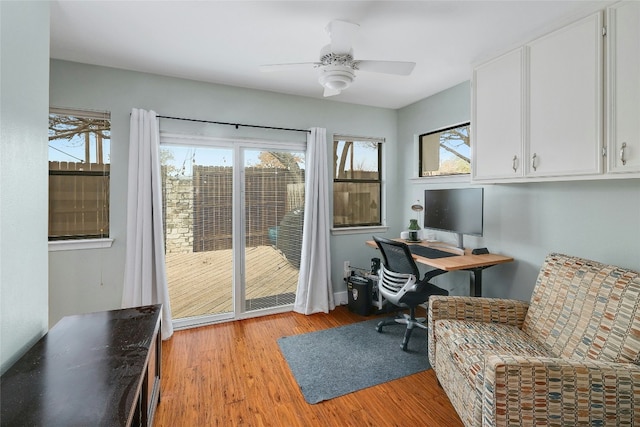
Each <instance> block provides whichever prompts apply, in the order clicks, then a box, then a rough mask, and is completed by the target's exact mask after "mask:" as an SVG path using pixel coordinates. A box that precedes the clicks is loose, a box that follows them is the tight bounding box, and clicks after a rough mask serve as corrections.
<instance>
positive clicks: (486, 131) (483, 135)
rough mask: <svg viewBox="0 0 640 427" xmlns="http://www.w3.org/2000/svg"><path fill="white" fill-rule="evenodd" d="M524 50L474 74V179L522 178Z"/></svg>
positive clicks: (484, 66) (507, 55)
mask: <svg viewBox="0 0 640 427" xmlns="http://www.w3.org/2000/svg"><path fill="white" fill-rule="evenodd" d="M522 71H523V48H520V49H517V50H515V51H512V52H510V53H507V54H505V55H503V56H500V57H498V58H496V59H494V60H492V61H490V62H487V63H485V64H483V65H480V66H478V67H477V68H475V69H474V71H473V119H472V121H471V126H472V129H473V131H472V135H473V137H472V140H471V148H472V150H473V151H472V153H473V154H472V157H473V165H472V168H471V169H472V174H473V179H474V180H479V181H482V180H492V179H505V178H518V177H522V176H523V172H522V171H523V164H522V160H523V159H522V143H523V135H524V132H523V118H522V117H523V116H522V113H523V108H522V107H523V99H524V93H523V89H524V85H523V72H522Z"/></svg>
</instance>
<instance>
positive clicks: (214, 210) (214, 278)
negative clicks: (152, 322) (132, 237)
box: [160, 145, 234, 321]
mask: <svg viewBox="0 0 640 427" xmlns="http://www.w3.org/2000/svg"><path fill="white" fill-rule="evenodd" d="M160 157H161V164H162V179H163V190H164V192H163V193H164V194H163V202H164V203H163V205H164V227H165V253H166V264H167V280H168V286H169V298H170V301H171V309H172V312H173V318H174V320H177V319H185V318H202V317H204V316H207V317H209V319H210V320H211V321H215V320H219V319H224V318H229V317H233V312H234V304H233V294H234V283H233V265H234V263H233V239H232V237H233V230H232V224H233V221H232V218H233V216H232V215H233V157H234V156H233V150H232V149H230V148H215V147H200V146H199V147H187V146H177V145H176V146H173V145H162V146H161V148H160Z"/></svg>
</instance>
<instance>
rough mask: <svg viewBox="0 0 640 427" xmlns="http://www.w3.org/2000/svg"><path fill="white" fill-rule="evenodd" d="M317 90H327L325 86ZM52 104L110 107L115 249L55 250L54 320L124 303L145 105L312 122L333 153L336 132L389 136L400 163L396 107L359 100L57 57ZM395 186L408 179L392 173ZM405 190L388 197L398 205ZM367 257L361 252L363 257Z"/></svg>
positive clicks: (222, 132)
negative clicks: (134, 143) (132, 164)
mask: <svg viewBox="0 0 640 427" xmlns="http://www.w3.org/2000/svg"><path fill="white" fill-rule="evenodd" d="M318 90H319V91H320V90H322V88H321V87H320V86H318ZM50 98H51V105H52V106H56V107H66V108H77V109H92V110H108V111H111V118H112V132H111V138H112V140H111V218H110V220H111V222H110V229H111V235H112V237H113V238H115V242H114V244H113V246H112V247H111V248H109V249H95V250H75V251H62V252H50V254H49V281H50V282H49V292H50V302H51V304H50V315H49V320H50V323H51V324H52V325H53V324H54V323H55V322H57V321H58V320H59V319H60V318H61V317H63V316H65V315H68V314H73V313H82V312H90V311H96V310H106V309H113V308H118V307H119V306H120V301H121V295H122V280H123V274H124V259H125V229H126V227H125V220H126V182H127V164H128V160H127V157H128V145H129V114H130V112H131V109H132V108H134V107H135V108H144V109H151V110H154V111H156V112H157V113H158V114H162V115H167V116H177V117H186V118H198V119H205V120H215V121H223V122H234V123H247V124H259V125H266V126H275V127H289V128H300V129H306V128H309V127H313V126H318V127H324V128H326V129H327V139H328V141H327V152H328V153H329V155H330V157H329V158H331V149H332V143H331V136H332V134H333V133H341V134H349V135H363V136H377V137H383V138H386V140H387V141H388V144H387V147H389V148H390V149H389V150H387V153H388V155H387V158H386V159H385V166H384V167H388V168H389V169H393V168H395V164H396V153H397V152H398V151H399V150H398V145H397V142H396V130H397V113H396V111H394V110H388V109H382V108H372V107H363V106H355V105H349V104H344V103H339V102H335V101H330V100H315V99H310V98H303V97H295V96H289V95H282V94H276V93H271V92H263V91H256V90H250V89H242V88H234V87H229V86H221V85H214V84H207V83H201V82H195V81H190V80H183V79H176V78H170V77H162V76H157V75H151V74H143V73H137V72H131V71H123V70H117V69H112V68H105V67H96V66H90V65H85V64H78V63H72V62H65V61H57V60H53V61H52V62H51V79H50ZM160 126H161V129H162V130H169V131H176V132H178V131H179V132H189V133H195V134H204V135H209V136H221V137H253V138H263V139H270V140H282V139H291V138H297V139H298V140H304V139H305V136H304V134H301V133H280V132H275V133H274V132H273V131H264V130H262V131H261V130H252V129H249V128H242V127H241V128H240V129H239V130H236V129H235V128H234V127H231V126H216V125H202V124H188V123H184V122H175V121H168V120H161V122H160ZM389 183H390V185H391V186H393V187H394V188H401V187H402V184H400V182H399V181H398V178H397V177H396V176H395V175H392V176H391V177H390V178H389ZM399 197H400V194H392V195H391V196H390V198H389V204H390V205H391V206H393V205H395V204H397V201H398V200H399ZM350 237H351V236H336V237H334V238H333V239H332V248H331V249H332V263H333V264H334V265H341V264H342V259H345V258H344V257H346V256H347V255H348V254H349V253H353V252H358V253H360V254H363V253H364V252H366V251H363V250H362V249H363V246H362V245H363V243H359V242H354V239H353V238H350ZM366 259H367V257H366V256H365V255H362V260H363V261H366ZM334 270H335V271H334V274H333V276H334V277H333V282H334V288H335V289H337V290H341V289H342V290H343V289H344V288H345V284H344V283H343V282H342V270H341V269H334Z"/></svg>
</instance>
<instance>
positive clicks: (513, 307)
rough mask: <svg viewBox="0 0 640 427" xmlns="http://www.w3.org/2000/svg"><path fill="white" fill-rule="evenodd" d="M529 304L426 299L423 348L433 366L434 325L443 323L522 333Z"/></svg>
mask: <svg viewBox="0 0 640 427" xmlns="http://www.w3.org/2000/svg"><path fill="white" fill-rule="evenodd" d="M528 308H529V303H528V302H525V301H519V300H514V299H503V298H480V297H463V296H439V295H432V296H431V298H429V309H428V320H427V326H428V330H427V336H428V341H427V347H428V350H427V352H428V355H429V362H430V363H431V366H436V338H435V334H434V330H435V322H436V321H437V320H443V319H455V320H467V321H470V322H493V323H504V324H507V325H511V326H516V327H518V328H521V329H522V324H523V322H524V318H525V316H526V315H527V310H528Z"/></svg>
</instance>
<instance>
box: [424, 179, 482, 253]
mask: <svg viewBox="0 0 640 427" xmlns="http://www.w3.org/2000/svg"><path fill="white" fill-rule="evenodd" d="M483 190H484V189H483V188H450V189H444V190H443V189H439V190H425V191H424V228H429V229H432V230H439V231H448V232H451V233H455V234H457V237H458V247H459V248H460V249H464V244H463V241H462V240H463V238H462V236H463V235H465V234H467V235H471V236H482V224H483V203H484V191H483Z"/></svg>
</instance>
